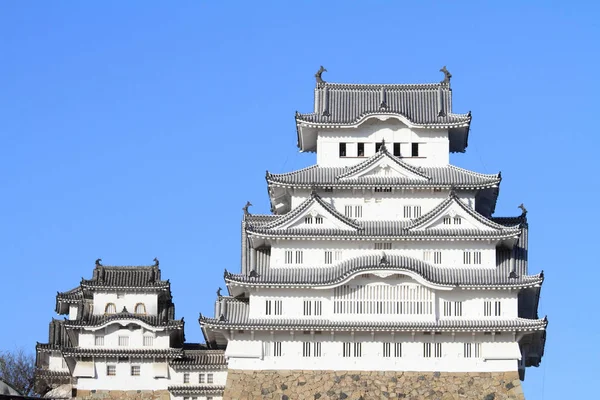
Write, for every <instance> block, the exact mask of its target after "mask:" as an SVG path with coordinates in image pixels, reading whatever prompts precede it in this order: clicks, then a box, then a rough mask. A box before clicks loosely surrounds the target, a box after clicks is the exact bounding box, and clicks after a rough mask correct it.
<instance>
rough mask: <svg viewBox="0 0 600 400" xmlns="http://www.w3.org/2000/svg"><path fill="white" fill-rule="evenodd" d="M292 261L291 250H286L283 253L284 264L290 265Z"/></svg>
mask: <svg viewBox="0 0 600 400" xmlns="http://www.w3.org/2000/svg"><path fill="white" fill-rule="evenodd" d="M292 261H293V253H292V251H291V250H286V251H285V263H286V264H291V263H292Z"/></svg>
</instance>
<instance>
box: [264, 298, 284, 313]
mask: <svg viewBox="0 0 600 400" xmlns="http://www.w3.org/2000/svg"><path fill="white" fill-rule="evenodd" d="M282 313H283V304H282V301H281V300H265V315H281V314H282Z"/></svg>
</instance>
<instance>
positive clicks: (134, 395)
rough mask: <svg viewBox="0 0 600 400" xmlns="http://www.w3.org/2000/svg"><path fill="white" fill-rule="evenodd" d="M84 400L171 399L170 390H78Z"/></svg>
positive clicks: (78, 394) (78, 396) (80, 397)
mask: <svg viewBox="0 0 600 400" xmlns="http://www.w3.org/2000/svg"><path fill="white" fill-rule="evenodd" d="M75 398H76V399H82V400H170V398H171V396H170V395H169V391H168V390H96V391H95V393H92V391H90V390H77V393H76V397H75Z"/></svg>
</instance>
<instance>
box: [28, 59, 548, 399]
mask: <svg viewBox="0 0 600 400" xmlns="http://www.w3.org/2000/svg"><path fill="white" fill-rule="evenodd" d="M442 71H443V72H444V74H445V79H444V80H443V81H442V82H440V83H434V84H393V85H387V84H386V85H375V84H340V83H328V82H325V81H323V79H322V77H321V74H322V73H323V72H324V69H323V68H321V70H320V71H319V72H318V73H317V75H316V77H317V87H316V89H315V101H314V110H313V112H312V113H309V114H300V113H297V114H296V127H297V138H298V147H299V149H300V151H302V152H315V153H316V161H317V163H316V165H313V166H311V167H308V168H304V169H301V170H298V171H293V172H288V173H283V174H273V173H269V172H267V175H266V180H267V184H268V189H269V197H270V202H271V211H272V214H269V215H257V214H251V213H250V210H249V207H250V204H247V206H246V207H245V208H244V217H243V221H242V238H241V253H242V256H241V271H239V273H232V272H228V271H225V283H226V285H227V292H228V295H224V294H221V293H220V292H221V291H220V290H219V295H218V299H217V301H216V303H215V309H214V316H213V317H208V316H202V315H201V317H200V325H201V329H202V332H203V334H204V337H205V340H206V343H205V344H204V345H186V344H185V343H184V338H183V321H180V320H175V319H174V306H173V304H172V302H171V296H170V285H169V283H168V281H161V280H160V270H159V269H158V266H157V265H156V266H152V267H104V266H101V265H100V264H99V263H98V265H97V266H96V268H95V270H94V277H93V279H92V280H89V281H85V280H84V281H82V282H81V285H80V287H78V288H76V289H73V290H72V291H69V292H65V293H59V295H58V296H57V312H58V313H60V314H68V319H66V320H64V321H53V322H52V324H51V333H50V343H49V344H38V368H39V369H38V371H39V373H38V377H39V381H40V382H43V383H45V384H46V388H51V387H55V386H56V382H59V383H69V384H71V385H72V387H73V388H74V394H75V395H76V396H77V397H88V396H91V397H94V394H95V393H103V392H106V391H109V392H110V391H117V390H118V391H129V392H132V391H153V393H158V394H159V396H155V397H160V396H163V397H165V398H166V396H167V394H168V396H170V397H171V398H173V399H175V398H179V397H182V398H183V399H184V400H190V399H192V400H199V399H218V398H219V399H220V398H221V396H224V398H225V399H242V398H243V399H251V398H273V399H275V398H281V399H285V398H287V399H291V400H296V399H302V398H310V399H313V398H314V399H319V398H323V399H324V398H332V399H333V398H351V397H349V395H347V394H346V392H344V390H346V391H347V390H348V385H349V384H347V385H346V386H344V387H343V388H342V386H339V385H343V384H344V382H345V381H344V379H345V376H346V375H343V374H342V372H344V373H348V374H350V375H348V376H352V379H350V380H354V381H356V382H362V380H363V377H364V376H368V374H372V373H379V374H384V375H382V376H390V380H389V382H398V377H401V376H405V377H407V378H406V379H409V378H408V377H410V376H412V375H411V374H413V373H419V374H424V375H419V376H418V379H421V376H422V377H424V378H423V379H422V380H425V379H427V380H431V382H433V383H431V384H432V385H435V382H434V381H435V380H436V379H446V378H445V377H450V378H452V379H455V380H456V379H458V382H459V383H458V384H457V385H458V386H460V385H461V383H460V382H461V381H460V379H463V378H460V377H462V376H469V375H468V374H467V375H461V374H465V373H469V374H481V376H482V377H484V378H485V379H491V380H493V381H494V382H495V381H498V382H501V384H500V386H502V388H501V389H498V391H497V392H494V396H496V397H495V399H497V400H498V399H504V398H506V399H508V398H515V399H516V398H522V394H518V393H517V394H515V392H514V390H515V389H514V388H515V386H516V383H514V382H512V381H510V379H509V380H508V381H506V382H505V380H506V379H508V378H506V377H507V376H512V375H510V374H514V375H515V376H517V374H518V376H519V377H520V379H521V380H522V379H524V375H525V368H526V367H528V366H538V365H539V363H540V361H541V358H542V356H543V353H544V345H545V338H546V326H547V319H546V318H544V319H540V318H538V314H537V309H538V303H539V296H540V289H541V285H542V283H543V279H544V277H543V273H539V274H530V273H529V271H528V265H527V255H528V254H527V253H528V224H527V218H526V214H527V211H526V209H525V208H524V207H523V205H521V206H520V207H521V211H522V212H521V214H520V215H518V216H514V217H495V216H493V214H494V209H495V206H496V202H497V198H498V193H499V185H500V181H501V176H500V174H499V173H498V174H491V175H488V174H481V173H477V172H473V171H468V170H465V169H463V168H460V167H457V166H453V165H450V163H449V153H450V152H459V153H461V152H465V150H466V147H467V142H468V135H469V128H470V123H471V114H470V113H468V114H456V113H453V111H452V92H451V89H450V77H451V75H450V74H449V73H448V72H447V70H446V69H445V68H443V69H442ZM142 275H143V278H142ZM298 371H302V373H298ZM353 371H354V372H355V373H352V372H353ZM208 374H210V376H211V378H210V382H208ZM294 374H296V375H294ZM319 374H321V377H323V376H329V375H327V374H330V375H331V376H335V377H341V378H340V379H339V382H338V379H337V378H335V380H336V382H335V383H336V384H339V385H338V386H339V388H336V387H335V385H334V387H333V388H331V389H330V390H329V391H327V392H323V393H324V394H321V392H318V389H314V388H315V387H317V386H311V379H312V380H313V381H315V380H316V381H319V379H322V378H321V377H319ZM365 374H366V375H365ZM427 374H429V375H427ZM502 374H505V375H502ZM507 374H508V375H507ZM245 376H246V377H247V376H252V377H253V378H252V380H250V381H247V380H244V379H246V378H244V377H245ZM298 376H300V378H298ZM471 376H472V375H471ZM52 377H54V378H55V380H54V381H52V379H51V378H52ZM265 377H266V378H265ZM290 377H292V381H290V380H289V379H290ZM315 377H317V378H315ZM457 377H458V378H457ZM450 378H447V379H450ZM262 379H264V380H266V381H267V382H266V383H265V382H263V381H262ZM286 379H288V380H287V381H286ZM294 379H296V380H298V379H302V380H303V382H305V383H306V382H308V386H306V387H307V388H308V387H310V388H311V389H310V390H312V391H313V392H314V393H313V392H311V393H308V392H307V393H303V392H300V391H298V390H300V389H294V388H291V387H290V385H295V383H294V381H293V380H294ZM394 379H395V381H394ZM482 379H483V378H482ZM51 382H55V383H54V384H52V383H51ZM269 382H270V383H269ZM273 382H280V383H277V384H273ZM340 382H341V383H340ZM365 382H366V381H365ZM440 382H442V381H440ZM443 382H446V381H443ZM517 383H518V379H517ZM269 384H270V386H269V387H270V388H269V387H267V386H268V385H269ZM444 384H445V385H447V383H444ZM265 385H267V386H265ZM440 385H441V384H440ZM465 385H466V384H465ZM469 385H471V384H469ZM301 386H304V385H301ZM363 386H364V385H363ZM489 386H490V385H488V386H485V387H486V388H487V387H489ZM491 386H493V385H491ZM432 387H433V386H432ZM338 389H339V390H338ZM363 389H364V390H363ZM363 389H361V390H363V392H361V393H362V394H357V395H356V398H357V399H358V398H362V399H367V398H373V399H375V398H382V397H381V396H383V395H382V394H373V393H376V391H377V390H379V389H375V391H370V392H369V390H370V389H369V388H366V389H365V388H363ZM518 389H519V390H520V387H519V388H518ZM294 390H296V391H294ZM307 390H308V389H307ZM336 390H338V391H337V392H336ZM386 390H387V389H386ZM400 390H402V392H401V391H400ZM432 390H433V391H434V392H435V390H437V389H432ZM503 391H505V392H503ZM129 392H127V393H129ZM252 393H254V395H252ZM256 393H259V394H260V396H259V395H257V394H256ZM340 393H342V394H343V395H344V396H346V397H343V396H342V394H340ZM355 393H359V390H358V389H356V391H355ZM366 393H371V394H370V395H369V394H366ZM381 393H388V394H389V393H395V395H397V397H394V398H402V397H403V396H404V397H408V396H409V395H408V394H407V393H410V391H409V390H406V388H402V389H394V388H392V389H390V391H389V392H388V391H385V390H384V391H383V392H381ZM481 394H482V395H485V393H481ZM359 395H360V396H361V397H358V396H359ZM519 395H520V396H521V397H518V396H519ZM123 396H130V395H129V394H124V395H123ZM257 396H258V397H257ZM269 396H270V397H269ZM309 396H314V397H309ZM326 396H329V397H326ZM335 396H337V397H335ZM467 396H468V394H467ZM503 396H504V397H503ZM510 396H513V397H510ZM383 397H386V396H383ZM390 398H391V397H390ZM414 398H430V397H426V396H425V395H423V396H421V397H414ZM431 398H434V397H431ZM462 398H465V397H462ZM466 398H469V397H466ZM478 398H479V397H478ZM482 398H483V397H482ZM487 398H489V399H492V398H494V397H489V395H488V397H487ZM444 399H445V397H444Z"/></svg>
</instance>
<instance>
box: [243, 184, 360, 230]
mask: <svg viewBox="0 0 600 400" xmlns="http://www.w3.org/2000/svg"><path fill="white" fill-rule="evenodd" d="M261 228H265V229H273V230H286V229H294V228H303V229H315V230H319V229H332V228H333V229H340V230H354V231H355V230H358V229H359V228H360V226H359V225H358V224H357V223H356V222H355V221H354V220H352V219H350V218H347V217H346V216H344V215H342V214H340V213H339V212H338V211H337V210H336V209H335V208H334V207H333V206H331V205H330V204H328V203H327V202H325V201H324V200H323V199H322V198H321V197H320V196H319V195H318V194H317V193H316V192H313V193H312V194H311V196H310V197H309V198H308V199H307V200H305V201H304V202H302V203H301V204H300V205H299V206H298V207H296V208H295V209H293V210H291V211H290V212H288V213H287V214H284V215H282V216H281V218H277V219H276V220H275V221H272V222H270V223H268V224H265V225H262V226H261ZM250 229H252V227H251V226H250Z"/></svg>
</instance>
